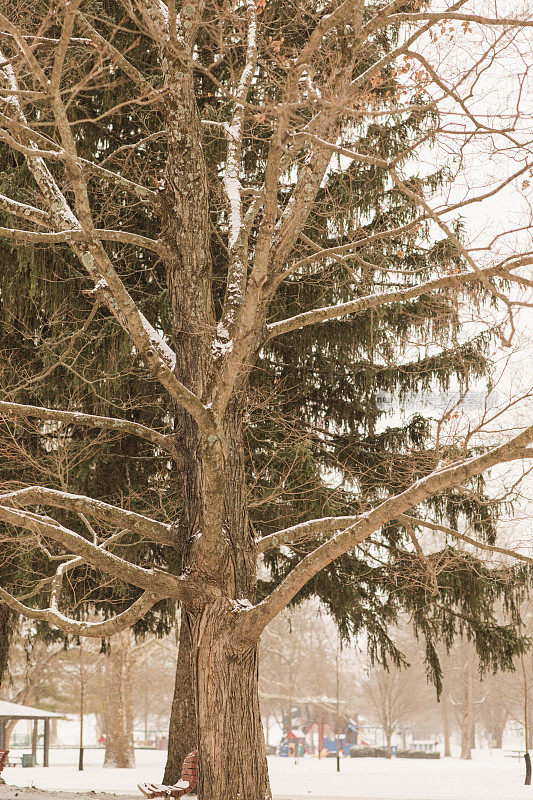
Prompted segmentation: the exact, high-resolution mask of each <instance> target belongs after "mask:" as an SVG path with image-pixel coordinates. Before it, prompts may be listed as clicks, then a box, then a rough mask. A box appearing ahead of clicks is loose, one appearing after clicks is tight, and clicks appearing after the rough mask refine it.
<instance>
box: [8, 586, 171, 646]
mask: <svg viewBox="0 0 533 800" xmlns="http://www.w3.org/2000/svg"><path fill="white" fill-rule="evenodd" d="M161 599H162V598H161V597H159V596H158V595H156V594H152V593H151V592H144V593H143V594H142V595H141V596H140V597H139V599H138V600H136V601H135V602H134V603H132V605H131V606H130V607H129V608H128V609H126V611H123V612H122V613H121V614H117V615H116V617H113V618H112V619H106V620H102V621H101V622H81V621H78V620H74V619H70V618H69V617H67V616H65V615H64V614H62V613H61V612H60V611H59V610H58V609H57V608H55V607H53V606H51V607H50V608H43V609H40V608H32V607H31V606H27V605H24V603H21V602H20V601H19V600H17V599H16V598H15V597H13V596H12V595H10V594H9V593H8V592H6V591H5V590H4V589H2V588H0V600H2V602H3V603H5V604H6V605H7V606H9V608H12V609H13V611H16V612H17V613H19V614H22V615H23V616H24V617H28V619H35V620H40V621H42V622H48V624H49V625H52V626H53V627H55V628H59V630H60V631H63V632H64V633H70V634H73V635H75V636H89V637H97V638H100V637H102V636H112V635H113V634H114V633H118V632H119V631H122V630H124V629H125V628H129V627H131V626H132V625H134V624H135V623H136V622H137V621H138V620H140V619H141V618H142V617H144V615H145V614H147V613H148V611H150V609H151V608H152V606H154V605H155V604H156V603H157V602H158V601H159V600H161Z"/></svg>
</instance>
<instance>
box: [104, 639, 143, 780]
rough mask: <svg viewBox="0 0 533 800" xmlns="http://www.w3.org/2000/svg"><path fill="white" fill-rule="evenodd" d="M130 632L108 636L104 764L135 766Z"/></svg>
mask: <svg viewBox="0 0 533 800" xmlns="http://www.w3.org/2000/svg"><path fill="white" fill-rule="evenodd" d="M129 679H130V631H129V630H125V631H122V632H121V633H117V634H116V635H115V636H112V637H111V652H110V654H109V656H108V659H107V665H106V700H107V725H106V743H105V761H104V767H120V768H124V769H128V768H131V767H134V766H135V752H134V748H133V713H132V709H131V693H130V685H129Z"/></svg>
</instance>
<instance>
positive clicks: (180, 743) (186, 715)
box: [163, 614, 198, 784]
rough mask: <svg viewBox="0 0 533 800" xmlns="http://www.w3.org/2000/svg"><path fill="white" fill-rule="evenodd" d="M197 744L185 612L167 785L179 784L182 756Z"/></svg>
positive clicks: (188, 638)
mask: <svg viewBox="0 0 533 800" xmlns="http://www.w3.org/2000/svg"><path fill="white" fill-rule="evenodd" d="M197 747H198V739H197V732H196V704H195V701H194V688H193V682H192V651H191V636H190V631H189V626H188V624H187V620H186V618H185V615H184V614H183V615H182V618H181V623H180V640H179V647H178V661H177V665H176V680H175V684H174V697H173V699H172V709H171V712H170V725H169V730H168V755H167V762H166V765H165V774H164V776H163V782H164V783H165V784H172V783H176V781H178V780H179V778H180V775H181V765H182V764H183V759H184V758H185V756H186V755H187V753H190V752H191V750H195V749H196V748H197Z"/></svg>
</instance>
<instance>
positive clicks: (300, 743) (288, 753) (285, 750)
mask: <svg viewBox="0 0 533 800" xmlns="http://www.w3.org/2000/svg"><path fill="white" fill-rule="evenodd" d="M308 752H309V749H308V747H307V742H306V741H305V733H304V732H303V731H300V730H298V729H296V730H292V731H287V733H286V734H285V736H284V737H283V739H282V740H281V743H280V746H279V754H280V756H282V757H283V758H300V757H301V756H303V755H305V754H306V753H308Z"/></svg>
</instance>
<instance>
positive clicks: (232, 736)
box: [192, 604, 272, 800]
mask: <svg viewBox="0 0 533 800" xmlns="http://www.w3.org/2000/svg"><path fill="white" fill-rule="evenodd" d="M223 615H224V616H225V617H226V621H225V622H223V623H222V624H221V620H222V619H223ZM227 617H228V615H227V612H221V609H220V608H219V606H218V605H217V604H213V606H209V607H206V608H205V609H204V610H203V612H202V614H200V615H198V617H197V618H196V620H195V624H194V625H193V628H192V638H193V651H195V654H196V658H195V660H194V663H195V675H194V680H195V686H196V695H197V715H198V743H199V748H198V749H199V760H200V765H201V768H200V771H199V797H200V798H201V800H221V798H222V797H227V798H239V800H267V799H268V798H271V796H272V795H271V792H270V784H269V779H268V767H267V760H266V753H265V739H264V734H263V726H262V723H261V713H260V710H259V692H258V678H259V670H258V648H257V645H249V646H247V647H237V646H236V645H235V643H234V642H233V641H232V636H231V633H232V626H231V620H229V621H228V619H227Z"/></svg>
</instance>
